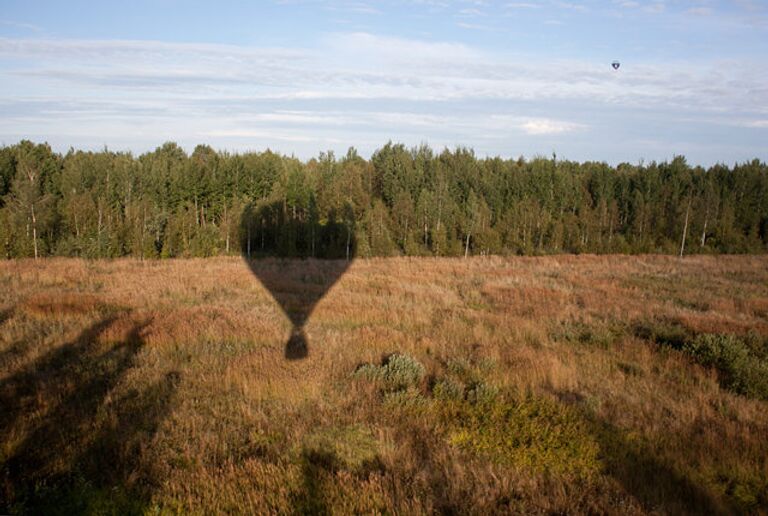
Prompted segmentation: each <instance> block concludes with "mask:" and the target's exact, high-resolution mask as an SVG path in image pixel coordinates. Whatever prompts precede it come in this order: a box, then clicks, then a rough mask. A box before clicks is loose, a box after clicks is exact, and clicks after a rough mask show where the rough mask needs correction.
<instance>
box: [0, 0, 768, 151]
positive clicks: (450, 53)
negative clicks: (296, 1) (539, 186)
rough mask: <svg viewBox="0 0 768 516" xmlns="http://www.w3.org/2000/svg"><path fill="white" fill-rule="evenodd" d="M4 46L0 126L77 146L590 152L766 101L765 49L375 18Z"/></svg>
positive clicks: (7, 41) (1, 132) (758, 107)
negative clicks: (209, 35) (620, 59)
mask: <svg viewBox="0 0 768 516" xmlns="http://www.w3.org/2000/svg"><path fill="white" fill-rule="evenodd" d="M536 5H538V4H533V3H525V4H523V3H517V4H509V8H511V9H535V8H536V7H535V6H536ZM471 9H474V8H471ZM473 12H474V11H473ZM0 61H1V62H2V68H0V76H1V77H2V84H1V85H0V94H2V99H3V100H2V101H0V115H2V117H0V118H2V120H0V137H2V138H3V139H4V140H5V141H6V142H8V141H13V140H15V139H19V138H26V137H41V136H44V137H49V138H50V137H52V136H53V139H55V141H57V142H62V144H64V145H66V146H68V145H70V144H74V143H78V144H80V145H82V143H80V142H82V141H87V139H88V138H89V137H93V136H99V137H100V138H103V137H104V136H103V135H108V136H109V137H110V139H111V140H113V141H114V142H117V144H125V145H132V146H137V143H136V142H143V144H142V145H143V146H144V147H146V146H151V145H155V144H157V143H159V142H160V141H161V140H163V139H177V140H180V141H193V140H194V139H198V140H205V139H206V138H212V139H214V140H216V141H218V142H223V143H224V144H226V143H227V142H230V143H232V144H233V145H234V146H242V142H241V140H244V139H251V140H254V141H255V140H259V141H263V142H266V143H267V144H270V145H275V146H278V147H279V148H281V149H285V150H286V151H289V152H295V153H297V154H299V155H303V156H305V157H306V156H307V155H311V154H314V153H316V152H317V151H318V150H320V149H319V148H317V146H318V145H326V146H327V145H330V146H342V145H359V146H360V145H361V143H360V142H361V141H362V142H375V143H371V144H370V146H375V145H381V144H382V143H384V142H385V141H386V139H389V138H392V139H395V140H406V142H407V143H412V144H417V143H419V142H421V141H429V142H439V144H445V145H455V144H465V145H471V146H475V147H478V148H479V149H484V150H485V151H487V152H488V153H490V154H508V153H509V151H508V150H507V149H506V147H505V146H503V145H501V144H499V142H503V141H505V140H509V139H514V140H515V141H516V142H520V144H522V145H527V146H528V148H530V149H531V150H532V151H542V150H543V151H544V152H546V151H547V150H549V149H551V148H552V147H555V146H557V147H560V148H562V147H566V148H568V146H569V145H570V146H571V147H570V148H572V149H579V147H578V145H581V147H580V148H581V149H584V151H585V152H586V151H587V150H589V149H590V148H592V147H590V145H588V144H585V143H584V140H583V138H584V137H585V135H590V137H591V138H594V139H595V140H598V141H604V140H605V139H606V138H608V139H610V137H609V136H610V135H615V134H620V133H627V132H628V129H627V127H621V131H617V128H616V127H615V126H616V125H617V124H618V125H620V124H622V123H627V121H629V122H631V123H633V124H636V123H638V121H642V120H643V119H644V118H645V117H647V116H648V114H649V113H650V112H654V113H666V117H667V118H668V119H669V120H670V121H671V124H670V125H672V126H674V125H675V124H676V123H677V124H678V126H680V124H683V121H684V120H705V119H706V120H709V122H706V123H708V124H710V125H711V126H712V127H719V126H722V127H725V126H728V125H730V126H733V125H739V126H740V127H742V128H743V129H744V130H752V131H759V130H763V129H764V125H761V124H760V123H759V121H764V119H765V116H766V106H768V89H766V88H765V86H764V85H765V84H768V65H766V64H765V63H760V62H757V63H756V62H749V61H746V60H745V61H737V60H730V61H718V62H715V61H712V62H704V61H700V62H693V63H687V62H679V63H664V64H659V63H655V62H646V63H625V64H624V65H623V66H622V68H621V70H620V71H619V72H618V73H617V72H615V71H614V70H612V69H611V68H610V66H609V63H602V62H600V63H595V62H591V61H586V60H583V59H582V60H578V59H567V60H566V59H545V58H541V57H534V56H522V55H513V56H507V55H500V54H496V53H494V52H493V51H489V50H483V49H481V48H479V47H474V46H471V45H468V44H465V43H456V42H445V41H429V40H423V39H409V38H396V37H391V36H380V35H376V34H371V33H365V32H351V33H332V34H327V35H325V36H324V37H323V38H322V39H321V41H320V42H319V44H318V45H316V46H313V47H312V48H284V47H254V46H242V45H219V44H202V43H168V42H159V41H145V40H109V41H103V40H70V39H64V40H62V39H14V38H0ZM384 103H385V104H387V106H388V108H387V109H386V110H382V109H380V108H379V109H376V108H375V107H376V104H384ZM330 106H337V107H336V108H331V107H330ZM707 117H708V118H707ZM729 117H732V118H729ZM676 119H677V120H678V122H679V123H678V122H675V120H676ZM622 120H623V122H622ZM712 120H718V121H717V122H712ZM736 120H739V121H740V122H739V123H738V124H736V123H735V121H736ZM743 120H753V121H758V122H755V123H752V124H745V123H744V122H743ZM685 123H689V122H685ZM638 130H640V129H638ZM629 132H631V131H629ZM68 135H70V136H71V139H70V140H69V143H67V141H68V140H67V136H68ZM628 137H635V136H633V135H632V134H628ZM77 138H80V139H79V140H78V141H77V142H75V141H74V140H76V139H77ZM580 138H581V140H580ZM376 139H379V141H376ZM580 142H581V143H580ZM104 143H105V142H103V141H101V140H97V141H92V142H90V143H89V145H90V146H95V147H98V146H100V145H103V144H104ZM106 143H110V142H106ZM142 145H139V147H142ZM313 145H314V146H315V147H314V148H313ZM368 150H372V148H371V149H368ZM684 150H685V149H680V152H683V151H684ZM574 154H577V152H574ZM593 157H594V156H593ZM599 157H602V156H599ZM606 159H609V158H606Z"/></svg>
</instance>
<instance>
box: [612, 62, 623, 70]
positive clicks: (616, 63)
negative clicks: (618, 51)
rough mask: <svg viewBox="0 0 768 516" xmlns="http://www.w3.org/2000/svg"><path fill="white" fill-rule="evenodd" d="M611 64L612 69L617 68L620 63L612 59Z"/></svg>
mask: <svg viewBox="0 0 768 516" xmlns="http://www.w3.org/2000/svg"><path fill="white" fill-rule="evenodd" d="M611 66H613V69H614V70H618V69H619V66H621V63H619V62H618V61H614V62H613V63H611Z"/></svg>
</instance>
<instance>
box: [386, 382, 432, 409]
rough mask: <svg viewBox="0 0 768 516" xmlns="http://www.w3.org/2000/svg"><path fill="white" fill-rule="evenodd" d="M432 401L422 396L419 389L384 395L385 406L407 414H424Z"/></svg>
mask: <svg viewBox="0 0 768 516" xmlns="http://www.w3.org/2000/svg"><path fill="white" fill-rule="evenodd" d="M429 403H430V400H428V399H427V398H425V397H424V396H422V394H421V392H420V391H419V390H418V389H415V388H413V387H411V388H409V389H404V390H399V391H393V392H388V393H386V394H385V395H384V404H385V405H388V406H390V407H392V408H396V409H399V410H403V411H406V412H409V411H413V412H415V413H419V412H423V411H424V410H425V409H426V408H428V407H429Z"/></svg>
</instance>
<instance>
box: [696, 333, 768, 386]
mask: <svg viewBox="0 0 768 516" xmlns="http://www.w3.org/2000/svg"><path fill="white" fill-rule="evenodd" d="M683 350H684V351H686V352H687V353H689V354H690V355H691V356H692V357H694V358H695V360H696V361H697V362H699V363H700V364H701V365H703V366H705V367H714V368H715V369H717V370H718V371H719V373H720V376H721V383H722V384H723V386H724V387H726V388H728V389H731V390H733V391H735V392H737V393H739V394H743V395H745V396H749V397H751V398H758V399H764V400H768V362H766V361H765V360H764V359H761V357H760V356H759V355H757V354H755V353H754V352H753V351H752V349H751V347H750V346H749V345H748V344H747V342H745V341H744V340H743V339H741V338H739V337H736V336H734V335H718V334H704V335H699V336H697V337H696V338H695V339H693V340H691V341H688V342H686V343H685V344H684V346H683Z"/></svg>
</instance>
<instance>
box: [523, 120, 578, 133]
mask: <svg viewBox="0 0 768 516" xmlns="http://www.w3.org/2000/svg"><path fill="white" fill-rule="evenodd" d="M521 127H522V129H523V130H524V131H525V132H526V133H528V134H533V135H542V134H562V133H570V132H573V131H577V130H579V129H585V128H586V126H585V125H584V124H577V123H573V122H563V121H561V120H549V119H546V118H540V119H535V120H529V121H527V122H524V123H523V124H522V126H521Z"/></svg>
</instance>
